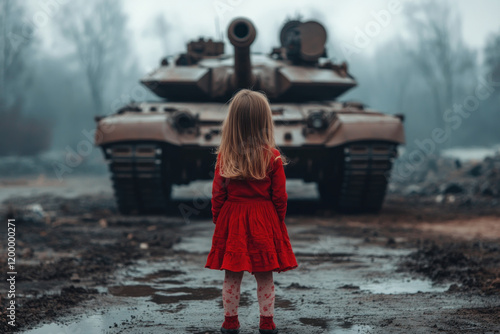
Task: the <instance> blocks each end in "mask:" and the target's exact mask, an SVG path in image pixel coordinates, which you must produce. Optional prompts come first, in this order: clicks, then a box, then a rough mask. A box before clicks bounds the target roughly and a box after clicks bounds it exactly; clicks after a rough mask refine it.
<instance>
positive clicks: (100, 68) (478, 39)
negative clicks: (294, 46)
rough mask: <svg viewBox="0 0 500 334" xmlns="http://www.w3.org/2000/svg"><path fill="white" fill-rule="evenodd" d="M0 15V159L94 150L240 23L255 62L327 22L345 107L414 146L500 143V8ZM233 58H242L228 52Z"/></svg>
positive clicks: (184, 7)
mask: <svg viewBox="0 0 500 334" xmlns="http://www.w3.org/2000/svg"><path fill="white" fill-rule="evenodd" d="M0 6H1V7H0V15H1V17H2V20H1V22H2V24H1V26H0V29H1V30H2V32H1V33H0V36H3V37H2V39H1V47H0V58H1V59H0V60H1V62H0V66H1V69H0V73H1V77H0V85H1V87H0V113H1V114H2V122H1V125H0V131H1V132H0V137H1V140H0V143H1V144H0V155H2V156H6V155H10V156H16V155H37V154H42V153H46V152H50V151H53V152H58V151H64V150H65V148H67V147H68V146H69V147H74V146H75V145H77V143H79V142H80V141H81V140H82V138H87V137H86V136H88V133H89V132H90V131H92V129H94V126H95V122H94V119H93V118H94V116H96V115H106V114H111V113H113V112H114V111H115V110H116V109H117V108H118V107H120V106H121V105H123V104H126V103H128V102H130V101H131V100H150V99H155V98H156V97H155V96H154V95H152V94H150V93H148V92H147V91H146V90H145V89H143V88H141V86H140V84H139V83H138V81H139V79H140V78H141V77H142V76H143V75H145V74H146V73H147V72H149V71H151V70H152V69H154V68H155V67H156V66H157V65H158V64H159V61H160V59H161V58H162V57H164V56H166V55H174V54H176V53H179V52H183V50H184V48H185V43H187V42H188V41H189V40H191V39H196V38H198V37H200V36H206V37H211V38H217V37H222V38H223V39H224V40H226V38H225V36H224V35H225V30H226V27H227V24H228V22H230V21H231V19H232V18H234V17H237V16H247V17H249V18H250V19H251V20H252V21H253V22H254V24H255V25H256V27H257V30H258V36H257V39H256V41H255V43H254V45H253V46H252V50H253V51H255V52H266V53H267V52H270V51H271V48H272V47H275V46H278V34H279V29H280V27H281V25H282V24H283V23H284V22H285V21H286V20H287V19H290V18H297V17H301V18H303V19H304V20H309V19H314V20H318V21H320V22H322V23H323V24H324V25H325V26H326V28H327V30H328V44H327V50H328V56H329V57H330V58H332V59H333V60H334V61H336V62H341V61H347V63H348V65H349V70H350V72H351V73H352V74H353V75H354V76H355V77H356V79H357V81H358V87H356V88H354V89H353V90H351V91H350V92H348V93H347V94H344V95H343V96H341V97H340V100H358V101H361V102H363V103H365V104H366V105H368V106H369V107H370V108H374V109H377V110H380V111H383V112H387V113H401V114H404V115H405V128H406V139H407V146H412V145H416V143H417V142H416V141H419V140H423V139H425V138H429V137H430V136H432V132H433V131H434V130H435V129H437V128H441V129H443V130H444V131H447V133H449V140H447V141H446V142H444V143H443V144H442V148H450V147H455V146H470V145H480V146H489V145H495V144H498V143H499V142H500V132H499V131H498V130H497V126H498V124H499V123H500V110H499V109H500V103H499V102H500V93H499V92H500V85H499V84H498V82H499V81H500V21H499V20H498V18H497V17H496V15H495V14H497V13H499V12H500V3H499V2H498V1H493V0H491V1H488V0H478V1H474V2H471V1H465V0H462V1H453V2H452V1H445V0H442V1H429V0H422V1H401V2H398V1H378V0H377V1H370V2H368V1H349V2H348V1H314V2H310V1H273V2H270V1H267V2H264V1H251V2H250V1H244V0H241V1H237V0H220V1H218V0H217V1H201V0H198V1H190V2H189V3H187V2H178V1H153V0H149V1H140V2H139V1H133V0H124V1H110V0H104V1H97V0H91V1H82V0H77V1H67V0H52V1H48V0H46V1H36V0H31V1H25V2H24V1H23V2H20V1H13V0H1V1H0ZM383 13H386V14H387V13H388V14H389V15H388V16H387V15H385V16H384V14H383ZM376 26H377V27H378V29H376ZM374 27H375V28H374ZM370 29H375V30H370ZM226 51H227V52H228V53H231V52H232V48H231V47H230V45H228V43H227V40H226ZM488 82H489V83H488ZM495 83H496V84H495ZM460 105H461V106H462V109H460ZM464 108H465V110H464Z"/></svg>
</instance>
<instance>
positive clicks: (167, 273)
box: [134, 270, 185, 284]
mask: <svg viewBox="0 0 500 334" xmlns="http://www.w3.org/2000/svg"><path fill="white" fill-rule="evenodd" d="M183 274H185V272H184V271H180V270H158V271H155V272H153V273H150V274H147V275H146V276H141V277H135V278H134V281H140V282H149V281H158V279H162V278H167V277H168V278H170V277H172V276H179V275H183ZM160 281H161V282H163V283H167V282H168V280H160ZM173 282H176V283H171V284H183V283H184V282H179V281H173Z"/></svg>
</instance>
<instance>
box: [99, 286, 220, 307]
mask: <svg viewBox="0 0 500 334" xmlns="http://www.w3.org/2000/svg"><path fill="white" fill-rule="evenodd" d="M108 292H109V293H110V294H112V295H113V296H119V297H148V296H151V299H150V300H151V301H152V302H154V303H156V304H170V303H178V302H179V301H181V300H210V299H215V298H218V297H220V296H221V290H220V289H218V288H212V287H205V288H190V287H179V288H171V289H158V288H153V287H152V286H150V285H115V286H110V287H109V288H108Z"/></svg>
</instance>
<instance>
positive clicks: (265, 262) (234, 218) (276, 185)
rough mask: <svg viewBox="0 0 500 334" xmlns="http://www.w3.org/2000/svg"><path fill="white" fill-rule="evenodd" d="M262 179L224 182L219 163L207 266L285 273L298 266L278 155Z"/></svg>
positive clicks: (281, 167)
mask: <svg viewBox="0 0 500 334" xmlns="http://www.w3.org/2000/svg"><path fill="white" fill-rule="evenodd" d="M273 152H274V155H275V157H274V159H271V164H272V166H270V168H269V172H268V173H267V175H266V177H265V178H264V179H263V180H237V179H227V178H224V177H222V176H221V175H220V174H219V168H218V164H217V166H216V169H215V176H214V181H213V186H212V214H213V223H214V224H215V231H214V235H213V238H212V248H211V250H210V253H209V254H208V258H207V263H206V265H205V268H209V269H220V270H222V269H227V270H231V271H248V272H250V273H252V274H253V273H254V272H262V271H276V272H278V273H279V272H283V271H287V270H290V269H294V268H296V267H297V266H298V265H297V260H296V259H295V255H294V253H293V251H292V246H291V244H290V239H289V237H288V231H287V229H286V226H285V214H286V208H287V199H288V195H287V193H286V185H285V182H286V177H285V172H284V170H283V163H282V161H281V158H278V156H279V155H280V153H279V151H278V150H276V149H273Z"/></svg>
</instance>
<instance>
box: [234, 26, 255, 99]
mask: <svg viewBox="0 0 500 334" xmlns="http://www.w3.org/2000/svg"><path fill="white" fill-rule="evenodd" d="M256 35H257V31H256V30H255V26H254V25H253V23H252V22H250V20H247V19H245V18H236V19H234V20H233V21H232V22H231V24H230V25H229V28H228V30H227V36H228V38H229V41H230V42H231V44H232V45H233V46H234V74H233V78H232V83H233V85H234V88H236V89H238V88H249V87H251V86H252V85H253V84H254V81H255V80H254V77H253V74H252V63H251V60H250V45H251V44H252V43H253V41H254V40H255V36H256Z"/></svg>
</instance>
